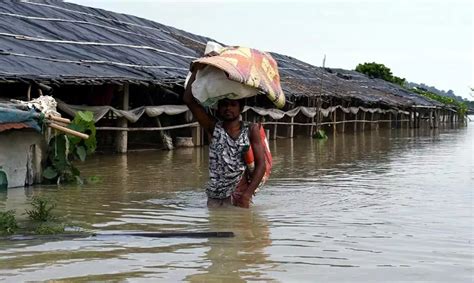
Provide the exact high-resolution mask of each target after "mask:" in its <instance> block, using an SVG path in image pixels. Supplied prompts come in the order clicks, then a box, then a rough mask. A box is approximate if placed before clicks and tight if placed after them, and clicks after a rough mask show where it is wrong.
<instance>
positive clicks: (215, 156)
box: [206, 122, 250, 199]
mask: <svg viewBox="0 0 474 283" xmlns="http://www.w3.org/2000/svg"><path fill="white" fill-rule="evenodd" d="M249 146H250V139H249V125H248V124H247V123H242V126H241V129H240V134H239V136H238V137H237V138H236V139H233V138H232V137H231V136H229V134H227V132H226V131H225V130H224V128H223V127H222V122H218V123H216V126H215V127H214V132H213V133H212V139H211V143H210V145H209V182H208V183H207V185H206V193H207V196H208V197H210V198H217V199H223V198H227V197H229V196H230V195H231V194H232V192H233V191H234V190H235V188H236V187H237V184H238V183H239V181H240V180H241V178H242V176H243V174H244V173H245V169H246V168H247V167H246V165H245V161H244V153H245V152H246V151H247V150H248V148H249Z"/></svg>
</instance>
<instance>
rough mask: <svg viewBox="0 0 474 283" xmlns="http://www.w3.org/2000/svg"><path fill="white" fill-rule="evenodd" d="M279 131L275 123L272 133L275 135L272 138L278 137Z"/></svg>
mask: <svg viewBox="0 0 474 283" xmlns="http://www.w3.org/2000/svg"><path fill="white" fill-rule="evenodd" d="M277 131H278V125H277V124H275V125H273V133H272V135H273V137H272V139H273V140H276V139H277Z"/></svg>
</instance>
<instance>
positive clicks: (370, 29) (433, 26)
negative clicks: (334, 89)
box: [68, 0, 474, 100]
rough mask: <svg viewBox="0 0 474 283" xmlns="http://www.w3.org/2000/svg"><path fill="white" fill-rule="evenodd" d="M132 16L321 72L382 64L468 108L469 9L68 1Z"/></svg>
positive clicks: (338, 1)
mask: <svg viewBox="0 0 474 283" xmlns="http://www.w3.org/2000/svg"><path fill="white" fill-rule="evenodd" d="M68 1H69V2H74V3H77V4H81V5H85V6H90V7H97V8H103V9H106V10H110V11H114V12H119V13H125V14H131V15H135V16H139V17H143V18H147V19H150V20H153V21H157V22H160V23H162V24H165V25H170V26H173V27H176V28H179V29H183V30H186V31H188V32H192V33H195V34H199V35H204V36H208V37H211V38H214V39H216V40H218V41H220V42H223V43H225V44H231V45H242V46H248V47H253V48H257V49H261V50H265V51H274V52H278V53H281V54H285V55H289V56H292V57H295V58H298V59H300V60H303V61H306V62H308V63H310V64H313V65H317V66H321V65H322V60H323V57H324V55H325V54H326V66H327V67H333V68H344V69H354V68H355V67H356V65H357V64H358V63H364V62H377V63H382V64H385V66H387V67H389V68H390V69H391V70H392V73H393V74H394V75H396V76H399V77H403V78H406V79H407V80H408V81H412V82H416V83H425V84H427V85H431V86H435V87H437V88H438V89H443V90H446V91H447V90H449V89H452V90H453V91H454V92H455V94H456V95H460V96H463V97H465V98H469V99H471V100H474V97H472V96H471V95H470V94H469V86H473V87H474V73H473V66H474V56H473V48H474V38H473V34H474V28H473V22H474V20H473V14H474V13H473V12H474V9H473V8H474V4H473V2H474V1H471V0H444V1H443V0H378V1H377V0H354V1H351V0H312V1H276V0H275V1H265V0H260V1H248V0H240V1H224V0H222V1H218V0H214V1H212V0H211V1H170V0H155V1H153V0H148V1H147V0H134V1H126V0H68Z"/></svg>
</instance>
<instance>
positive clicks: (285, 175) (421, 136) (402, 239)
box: [0, 123, 474, 282]
mask: <svg viewBox="0 0 474 283" xmlns="http://www.w3.org/2000/svg"><path fill="white" fill-rule="evenodd" d="M473 143H474V123H471V124H470V125H469V127H467V128H461V129H440V130H437V131H430V130H409V129H401V130H400V129H398V130H379V131H371V132H365V133H358V134H350V133H346V134H345V135H339V136H338V137H337V139H336V140H334V139H333V138H332V136H330V138H329V139H328V140H326V141H318V140H312V139H309V138H306V137H298V138H296V139H293V140H289V139H280V140H277V141H271V142H270V146H271V150H272V152H273V156H274V170H273V173H272V177H271V179H270V181H269V182H268V183H267V185H266V187H264V189H263V190H262V191H261V192H259V194H258V195H257V196H256V198H255V203H254V206H253V207H252V208H251V209H249V210H245V209H240V208H226V209H214V210H209V209H208V208H207V207H206V196H205V193H204V191H203V189H202V187H203V184H204V183H205V182H206V180H207V148H203V149H178V150H175V151H172V152H166V151H143V152H132V153H129V154H128V155H123V156H120V155H113V156H110V155H109V156H107V155H96V156H95V157H93V158H92V159H90V160H89V161H87V162H86V164H84V165H81V168H82V173H83V175H86V176H91V175H96V176H99V177H101V178H102V179H103V181H102V183H100V184H95V185H92V184H90V185H84V186H61V187H57V186H36V187H33V188H29V189H23V188H21V189H9V190H8V191H7V192H5V191H3V192H2V193H1V195H0V208H1V209H2V210H4V209H16V211H17V215H18V216H19V218H22V217H23V218H25V216H24V215H22V213H23V212H24V210H25V208H28V202H29V201H30V200H31V197H32V196H34V195H44V196H49V197H51V198H54V199H55V200H56V201H57V202H58V207H57V212H58V214H60V215H62V216H63V217H64V218H65V219H67V220H68V221H69V222H72V223H76V224H78V225H80V226H82V227H84V228H86V229H88V230H92V231H96V232H108V233H111V232H127V231H128V232H129V231H154V232H177V231H186V232H203V231H232V232H234V233H235V237H234V238H204V239H193V238H167V239H152V238H142V237H130V236H101V237H91V238H80V239H64V240H54V241H46V240H31V241H1V242H0V278H1V279H0V281H1V280H4V281H7V282H22V281H36V280H68V281H69V280H74V281H76V280H77V281H103V280H111V281H123V280H128V281H132V282H141V281H147V282H176V281H191V282H244V281H259V282H269V281H270V282H272V281H273V282H334V281H335V282H340V281H346V282H370V281H372V282H380V281H440V282H472V280H473V278H474V244H473V240H474V239H473V238H474V237H473V233H474V224H473V204H474V202H473V188H474V172H473V171H474V165H473V157H474V149H473V148H474V146H473V145H474V144H473Z"/></svg>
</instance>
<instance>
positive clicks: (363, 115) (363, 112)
mask: <svg viewBox="0 0 474 283" xmlns="http://www.w3.org/2000/svg"><path fill="white" fill-rule="evenodd" d="M363 131H365V111H362V132H363Z"/></svg>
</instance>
